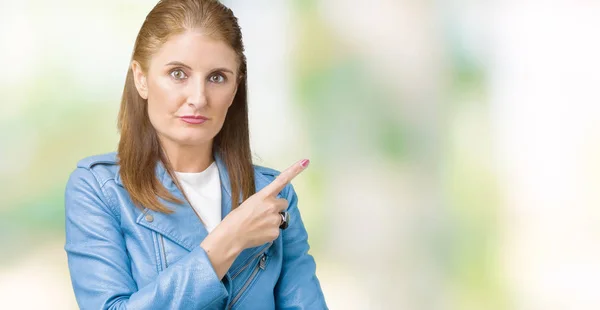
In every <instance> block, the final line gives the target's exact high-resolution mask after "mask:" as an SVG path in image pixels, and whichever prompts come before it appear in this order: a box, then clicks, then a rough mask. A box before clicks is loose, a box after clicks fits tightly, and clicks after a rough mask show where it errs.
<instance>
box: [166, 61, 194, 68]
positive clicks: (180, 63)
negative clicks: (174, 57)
mask: <svg viewBox="0 0 600 310" xmlns="http://www.w3.org/2000/svg"><path fill="white" fill-rule="evenodd" d="M167 66H181V67H186V68H188V69H190V70H192V67H190V66H188V65H186V64H184V63H183V62H181V61H171V62H170V63H168V64H166V65H165V67H167Z"/></svg>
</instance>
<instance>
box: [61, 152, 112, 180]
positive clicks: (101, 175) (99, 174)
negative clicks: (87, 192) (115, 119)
mask: <svg viewBox="0 0 600 310" xmlns="http://www.w3.org/2000/svg"><path fill="white" fill-rule="evenodd" d="M81 170H87V173H85V174H87V175H90V174H91V175H93V176H94V177H95V179H96V181H97V182H98V183H99V184H104V183H106V181H108V180H111V179H115V178H116V177H117V175H118V171H119V160H118V157H117V153H116V152H111V153H104V154H98V155H92V156H88V157H85V158H83V159H81V160H79V161H78V162H77V167H76V168H75V171H73V173H72V174H71V176H75V175H78V174H81V173H78V171H81Z"/></svg>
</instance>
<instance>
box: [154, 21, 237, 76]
mask: <svg viewBox="0 0 600 310" xmlns="http://www.w3.org/2000/svg"><path fill="white" fill-rule="evenodd" d="M171 62H180V63H184V64H186V65H188V66H189V67H191V68H192V69H198V70H203V69H206V70H210V69H211V68H217V67H218V68H229V69H231V70H232V71H234V70H235V69H237V66H238V59H237V54H236V52H235V51H234V50H233V49H232V48H231V47H230V46H229V45H228V44H227V43H226V42H225V41H223V40H219V39H216V38H214V37H212V36H209V35H206V34H205V33H203V32H202V31H201V30H188V31H186V32H183V33H180V34H175V35H173V36H171V37H169V39H168V40H167V41H166V42H165V43H164V44H163V45H162V46H161V47H160V48H159V50H158V51H157V52H156V53H155V54H154V55H153V57H152V60H151V63H152V64H153V65H155V66H161V67H162V66H165V65H167V64H168V63H171Z"/></svg>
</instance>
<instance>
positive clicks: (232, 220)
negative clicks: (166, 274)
mask: <svg viewBox="0 0 600 310" xmlns="http://www.w3.org/2000/svg"><path fill="white" fill-rule="evenodd" d="M308 164H309V161H308V160H307V159H305V160H301V161H299V162H297V163H295V164H294V165H292V166H291V167H289V168H288V169H286V170H285V171H283V172H282V173H281V174H280V175H279V176H277V178H275V180H273V182H271V184H269V185H267V186H265V187H264V188H263V189H262V190H261V191H259V192H257V193H255V194H254V195H252V196H250V197H249V198H248V199H247V200H246V201H244V202H243V203H242V204H241V205H240V206H239V207H237V208H236V209H235V210H233V211H232V212H231V213H229V214H228V215H227V216H226V217H225V218H224V219H223V221H222V222H221V223H220V224H219V225H218V226H217V227H216V228H215V229H214V230H213V231H212V232H211V233H210V234H209V235H208V236H206V238H205V239H204V241H203V242H202V244H200V246H202V248H204V250H205V251H206V252H207V254H208V256H209V259H210V261H211V263H212V264H213V267H214V269H215V271H216V272H217V275H218V276H219V278H220V279H221V278H222V277H223V276H224V275H225V273H226V272H227V270H228V269H229V267H231V264H233V261H234V260H235V258H236V257H237V255H239V253H240V252H241V251H243V250H244V249H246V248H250V247H255V246H259V245H261V244H264V243H266V242H270V241H273V240H275V239H277V238H278V237H279V232H280V229H279V225H280V224H281V215H280V214H279V212H282V211H284V210H285V209H286V208H287V207H288V201H287V200H285V199H282V198H277V195H278V194H279V192H281V190H283V188H284V187H285V186H286V185H287V184H288V183H290V182H291V181H292V180H293V179H294V178H295V177H296V176H297V175H298V174H300V172H302V171H304V169H306V167H308Z"/></svg>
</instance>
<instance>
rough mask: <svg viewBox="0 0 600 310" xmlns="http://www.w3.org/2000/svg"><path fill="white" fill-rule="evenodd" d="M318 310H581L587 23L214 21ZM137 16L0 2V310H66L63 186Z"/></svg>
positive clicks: (586, 232) (432, 18)
mask: <svg viewBox="0 0 600 310" xmlns="http://www.w3.org/2000/svg"><path fill="white" fill-rule="evenodd" d="M223 2H224V3H225V4H227V5H228V6H230V7H231V8H232V9H233V11H234V12H235V13H236V15H237V16H238V18H239V20H240V24H241V26H242V31H243V34H244V40H245V44H246V50H247V52H246V55H247V58H248V72H249V93H250V97H249V100H250V110H251V111H250V113H251V114H250V121H251V138H252V147H253V153H254V157H255V162H256V163H257V164H261V165H266V166H270V167H273V168H276V169H282V168H284V167H287V165H289V164H290V163H291V162H294V161H295V160H297V159H299V158H305V157H308V158H310V159H311V167H310V169H309V170H307V171H306V172H305V173H303V174H302V176H301V177H299V178H297V179H296V180H295V181H294V185H295V187H296V189H297V192H298V195H299V201H300V209H301V212H302V215H303V217H304V221H305V223H306V226H307V229H308V231H309V236H310V238H309V241H310V243H311V247H312V248H311V253H312V254H313V255H314V256H315V259H316V260H317V274H318V276H319V278H320V280H321V283H322V287H323V290H324V293H325V296H326V299H327V301H328V304H329V306H330V308H332V309H461V310H462V309H466V310H470V309H544V310H548V309H599V308H600V294H597V287H599V285H600V263H599V262H600V247H598V244H600V243H599V242H600V228H598V227H600V226H599V225H598V223H599V220H600V211H599V210H600V209H599V208H598V207H599V206H600V194H599V192H600V191H598V188H599V185H600V177H599V175H600V161H599V160H598V158H600V93H599V92H598V89H600V88H598V85H600V74H599V72H600V70H599V69H600V58H599V57H598V55H600V39H599V38H600V37H599V36H598V33H597V30H598V29H600V19H598V18H597V16H600V3H598V2H597V1H579V2H567V1H562V2H552V3H550V2H547V3H544V2H536V1H531V0H527V1H521V2H514V1H512V2H511V1H508V2H507V1H472V0H459V1H410V0H397V1H394V0H374V1H348V0H346V1H342V0H253V1H247V0H246V1H242V0H237V1H236V0H229V1H223ZM155 3H156V2H155V1H147V0H119V1H116V0H105V1H102V2H91V1H74V0H59V1H53V2H48V1H39V0H37V1H36V0H26V1H18V2H17V1H6V0H0V132H1V133H2V134H0V143H1V144H0V145H1V146H0V184H2V186H0V235H1V236H2V237H1V239H0V254H1V255H0V300H1V301H2V306H1V307H2V308H10V309H13V308H14V309H75V308H76V307H77V306H76V303H75V300H74V296H73V292H72V288H71V284H70V279H69V274H68V269H67V265H66V254H65V252H64V250H63V245H64V205H63V202H64V201H63V193H64V186H65V183H66V181H67V177H68V175H69V173H70V172H71V171H72V170H73V169H74V168H75V164H76V162H77V161H78V160H79V159H81V158H83V157H85V156H89V155H93V154H99V153H104V152H110V151H114V150H116V145H117V141H118V133H117V130H116V116H117V111H118V106H119V101H120V96H121V91H122V88H123V84H124V79H125V74H126V70H127V66H128V63H129V59H130V55H131V51H132V48H133V43H134V40H135V37H136V35H137V31H138V30H139V27H140V26H141V24H142V22H143V20H144V18H145V15H146V14H147V13H148V12H149V11H150V9H151V8H152V7H153V6H154V5H155Z"/></svg>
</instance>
